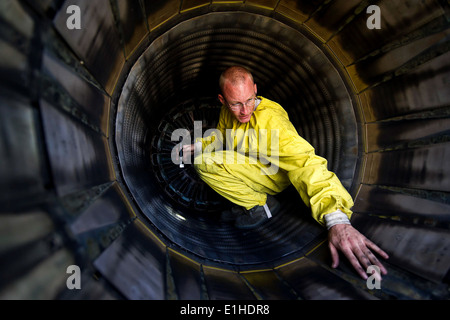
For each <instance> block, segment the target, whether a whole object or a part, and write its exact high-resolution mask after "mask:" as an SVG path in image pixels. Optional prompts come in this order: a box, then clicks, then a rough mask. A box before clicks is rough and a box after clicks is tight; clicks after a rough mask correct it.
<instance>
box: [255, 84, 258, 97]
mask: <svg viewBox="0 0 450 320" xmlns="http://www.w3.org/2000/svg"><path fill="white" fill-rule="evenodd" d="M257 94H258V88H257V87H256V83H255V96H256V95H257Z"/></svg>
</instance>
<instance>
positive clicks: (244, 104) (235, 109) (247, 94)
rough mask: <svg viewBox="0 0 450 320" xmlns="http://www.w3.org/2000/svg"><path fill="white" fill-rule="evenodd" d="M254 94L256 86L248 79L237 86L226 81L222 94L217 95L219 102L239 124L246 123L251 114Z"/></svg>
mask: <svg viewBox="0 0 450 320" xmlns="http://www.w3.org/2000/svg"><path fill="white" fill-rule="evenodd" d="M256 92H257V88H256V84H255V83H253V81H252V80H251V79H250V78H246V80H245V81H244V82H241V83H239V84H237V85H232V84H231V83H230V82H229V81H226V82H225V85H224V88H223V92H222V94H219V100H220V102H222V103H223V104H224V105H225V106H227V107H228V109H229V110H230V112H231V113H232V114H233V115H234V117H235V118H236V119H237V120H238V121H239V122H241V123H247V122H249V121H250V119H251V117H252V114H253V109H254V107H255V100H254V99H255V98H256Z"/></svg>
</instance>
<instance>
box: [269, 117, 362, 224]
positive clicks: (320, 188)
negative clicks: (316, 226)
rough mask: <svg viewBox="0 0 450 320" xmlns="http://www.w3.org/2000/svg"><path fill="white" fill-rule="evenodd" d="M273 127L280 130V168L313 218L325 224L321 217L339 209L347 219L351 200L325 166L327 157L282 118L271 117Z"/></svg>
mask: <svg viewBox="0 0 450 320" xmlns="http://www.w3.org/2000/svg"><path fill="white" fill-rule="evenodd" d="M270 123H271V124H272V127H273V128H275V127H278V128H282V130H279V159H278V162H279V167H280V169H282V170H285V171H286V172H287V174H288V177H289V180H290V181H291V183H292V184H293V185H294V187H295V188H296V189H297V191H298V193H299V194H300V197H301V198H302V200H303V202H304V203H305V204H306V205H307V206H308V207H310V208H311V212H312V216H313V218H314V219H315V220H316V221H318V222H319V223H320V224H321V225H325V219H324V216H325V215H326V214H328V213H332V212H335V211H337V210H338V209H340V210H341V211H342V212H343V213H345V214H346V215H347V217H348V218H349V219H350V217H351V215H352V211H351V207H352V206H353V199H352V197H351V196H350V194H349V193H348V192H347V190H346V189H345V188H344V186H343V185H342V183H341V182H340V180H339V179H338V177H337V176H336V175H335V174H334V173H333V172H331V171H329V170H328V169H327V160H326V159H324V158H322V157H320V156H318V155H316V154H315V151H314V148H313V147H312V146H311V145H310V144H309V143H308V142H307V141H306V140H304V139H303V138H302V137H300V136H299V134H298V133H297V130H296V129H295V127H294V126H293V125H292V123H291V122H290V121H289V119H286V118H284V117H279V116H277V117H273V118H272V119H271V121H270Z"/></svg>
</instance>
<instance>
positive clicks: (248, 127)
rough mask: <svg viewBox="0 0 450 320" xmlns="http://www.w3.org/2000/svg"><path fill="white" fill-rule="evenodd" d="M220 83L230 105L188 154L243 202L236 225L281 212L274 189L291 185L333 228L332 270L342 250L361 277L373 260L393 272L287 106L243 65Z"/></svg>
mask: <svg viewBox="0 0 450 320" xmlns="http://www.w3.org/2000/svg"><path fill="white" fill-rule="evenodd" d="M219 85H220V89H221V92H222V93H221V94H219V100H220V102H221V103H222V104H223V106H222V109H221V112H220V117H219V123H218V125H217V129H216V130H214V132H213V133H212V134H210V135H209V136H207V137H204V138H200V139H197V141H196V142H195V143H194V144H192V145H184V146H183V152H184V156H185V157H186V156H189V155H191V154H192V153H194V155H195V158H194V166H195V169H196V171H197V173H198V174H199V176H200V177H201V179H202V180H203V181H205V182H206V183H207V184H208V185H209V186H210V187H211V188H212V189H214V190H215V191H216V192H218V193H219V194H220V195H222V196H223V197H225V198H226V199H228V200H230V201H231V202H232V203H234V204H236V205H237V208H238V209H236V208H234V209H232V210H228V211H225V212H223V213H222V218H223V219H224V220H227V221H230V220H233V221H235V226H236V227H237V228H241V229H251V228H256V227H258V226H260V225H261V224H263V223H264V222H266V221H268V219H270V218H271V217H272V216H273V215H274V214H276V213H277V211H278V208H279V203H278V201H277V200H276V199H275V198H274V197H273V195H275V194H277V193H279V192H281V191H283V190H284V189H285V188H286V187H287V186H289V185H290V184H292V185H294V187H295V188H296V189H297V191H298V193H299V194H300V197H301V198H302V200H303V202H304V203H305V204H306V205H307V206H308V207H310V208H311V212H312V216H313V218H314V219H315V220H317V222H318V223H320V224H321V225H323V226H325V227H326V228H327V229H328V241H329V249H330V252H331V256H332V267H333V268H336V267H337V266H338V264H339V254H338V250H339V251H342V252H343V254H344V255H345V256H346V257H347V258H348V259H349V261H350V263H351V264H352V265H353V267H354V268H355V269H356V271H357V272H358V273H359V274H360V276H361V277H362V278H364V279H367V278H368V276H367V274H366V272H365V270H367V268H368V267H369V266H370V265H377V266H378V267H379V268H380V271H381V274H387V271H386V269H385V268H384V266H383V265H382V264H381V263H380V261H379V260H378V259H377V258H376V256H375V255H374V254H373V253H372V251H374V252H375V253H377V254H379V255H380V256H381V257H382V258H384V259H387V258H388V255H387V253H385V252H384V251H383V250H382V249H380V248H379V247H378V246H377V245H375V244H374V243H373V242H372V241H370V240H368V239H367V238H366V237H365V236H364V235H362V234H361V233H360V232H359V231H357V230H356V229H355V228H353V227H352V225H351V224H350V220H349V219H350V217H351V215H352V211H351V207H352V206H353V200H352V198H351V196H350V194H349V193H348V192H347V190H346V189H345V188H344V187H343V186H342V184H341V182H340V181H339V179H338V178H337V176H336V175H335V174H334V173H333V172H330V171H329V170H328V169H327V161H326V160H325V159H324V158H322V157H319V156H317V155H316V154H315V152H314V148H313V147H312V146H311V145H310V144H309V143H308V142H307V141H306V140H304V139H303V138H301V137H300V136H299V135H298V133H297V131H296V129H295V127H294V126H293V125H292V123H291V122H290V121H289V118H288V114H287V113H286V111H285V110H284V109H283V108H282V107H281V106H280V105H279V104H277V103H275V102H273V101H270V100H269V99H266V98H264V97H258V96H257V95H256V93H257V87H256V84H255V83H254V80H253V76H252V74H251V73H250V72H249V71H248V70H247V69H246V68H244V67H241V66H234V67H230V68H228V69H227V70H225V71H224V72H223V73H222V75H221V77H220V81H219ZM224 146H225V147H226V148H225V150H223V147H224ZM239 208H240V209H239ZM371 250H372V251H371ZM363 267H364V269H363Z"/></svg>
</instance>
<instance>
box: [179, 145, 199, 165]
mask: <svg viewBox="0 0 450 320" xmlns="http://www.w3.org/2000/svg"><path fill="white" fill-rule="evenodd" d="M194 150H195V145H193V144H185V145H183V161H184V162H187V161H188V160H189V159H190V157H191V156H192V154H193V153H194ZM179 151H180V149H179V147H177V150H176V160H177V161H179V160H180V156H179V154H180V152H179Z"/></svg>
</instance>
